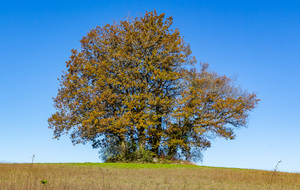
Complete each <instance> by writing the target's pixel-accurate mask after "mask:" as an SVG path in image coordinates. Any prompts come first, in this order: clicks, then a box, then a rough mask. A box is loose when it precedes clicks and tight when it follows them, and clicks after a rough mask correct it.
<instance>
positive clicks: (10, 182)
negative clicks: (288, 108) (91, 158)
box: [0, 163, 300, 190]
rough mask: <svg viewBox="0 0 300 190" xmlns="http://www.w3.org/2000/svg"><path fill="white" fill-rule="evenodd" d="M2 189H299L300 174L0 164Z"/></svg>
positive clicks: (156, 166) (170, 167) (169, 167)
mask: <svg viewBox="0 0 300 190" xmlns="http://www.w3.org/2000/svg"><path fill="white" fill-rule="evenodd" d="M0 189H1V190H15V189H20V190H26V189H30V190H32V189H55V190H57V189H70V190H71V189H72V190H77V189H78V190H81V189H82V190H83V189H84V190H87V189H172V190H173V189H289V190H293V189H294V190H298V189H300V174H299V173H284V172H272V171H262V170H249V169H234V168H216V167H203V166H195V165H175V164H127V163H58V164H0Z"/></svg>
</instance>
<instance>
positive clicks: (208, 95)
mask: <svg viewBox="0 0 300 190" xmlns="http://www.w3.org/2000/svg"><path fill="white" fill-rule="evenodd" d="M172 22H173V19H172V17H169V18H166V19H165V15H164V14H160V15H158V14H157V13H156V11H153V12H146V14H145V15H144V16H142V17H138V18H135V19H127V20H123V21H120V22H114V23H113V24H111V25H110V24H107V25H106V26H104V27H97V28H96V29H92V30H91V31H90V32H89V33H88V34H87V36H85V37H83V39H82V40H81V46H82V48H81V51H79V52H78V51H77V50H72V55H71V57H70V60H69V61H67V62H66V66H67V71H66V72H64V74H63V76H62V77H61V79H60V83H61V84H60V88H59V90H58V95H57V97H56V98H55V99H54V106H55V108H56V110H57V112H56V113H54V114H53V115H52V116H51V117H50V118H49V119H48V123H49V128H51V129H53V130H54V138H59V137H60V136H61V135H62V134H66V133H70V137H71V139H72V141H73V143H74V144H78V143H86V142H92V144H93V147H94V148H99V147H100V148H102V150H104V155H105V156H106V157H105V158H106V159H109V160H111V161H112V160H115V161H117V160H122V159H123V160H124V159H125V160H127V161H128V160H131V161H134V160H138V159H140V158H142V157H143V156H144V155H142V156H141V154H147V155H148V156H149V157H150V158H153V157H164V158H167V159H187V160H191V159H194V158H198V155H199V154H198V153H199V151H201V150H204V149H206V148H207V147H210V145H211V144H210V140H211V139H212V138H215V137H224V138H226V139H233V138H234V132H233V130H234V128H238V127H242V126H245V125H246V119H247V117H248V112H249V111H251V110H252V109H253V108H255V106H256V105H257V102H258V101H259V100H258V99H257V98H256V95H255V94H254V93H248V92H247V91H245V90H242V89H240V88H239V87H238V86H237V85H236V84H235V83H234V81H233V80H232V79H230V78H228V77H226V76H220V75H218V74H217V73H214V72H210V71H209V70H208V64H198V65H195V64H196V59H195V58H194V57H192V56H191V49H190V46H189V45H188V44H186V43H185V42H184V40H183V38H182V37H181V36H180V33H179V31H178V29H175V30H172V29H171V25H172ZM197 67H199V68H200V69H199V70H196V68H197ZM150 160H151V159H150ZM148 161H149V160H148Z"/></svg>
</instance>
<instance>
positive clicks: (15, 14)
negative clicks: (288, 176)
mask: <svg viewBox="0 0 300 190" xmlns="http://www.w3.org/2000/svg"><path fill="white" fill-rule="evenodd" d="M153 9H156V10H157V12H158V13H165V14H166V16H173V18H174V24H173V27H174V28H179V30H180V31H181V35H183V36H184V39H185V41H186V42H188V43H189V44H190V45H191V48H192V51H193V55H194V56H196V58H197V60H198V61H202V62H208V63H210V68H211V69H212V70H214V71H216V72H218V73H219V74H225V75H227V76H237V78H238V83H239V84H240V85H241V86H242V88H244V89H248V90H249V91H250V92H251V91H255V92H257V93H258V97H259V98H260V99H261V102H260V103H259V105H258V107H257V108H256V109H255V110H254V111H253V112H251V114H250V117H249V123H248V127H247V128H241V129H238V130H237V131H236V134H237V138H236V139H235V140H233V141H227V140H223V139H216V140H214V141H213V143H212V147H211V148H210V149H208V150H207V151H205V152H203V155H204V158H203V162H202V163H199V164H200V165H208V166H223V167H241V168H254V169H266V170H272V169H274V167H275V165H276V163H277V162H278V161H279V160H282V163H281V164H280V165H279V166H278V168H279V170H281V171H288V172H300V164H299V160H300V151H299V150H300V138H299V134H300V124H299V120H298V118H299V113H300V111H299V107H300V103H299V99H298V98H299V94H300V85H299V83H300V79H299V74H298V73H299V71H300V61H299V60H300V53H299V51H300V38H299V34H300V22H299V20H300V3H298V2H297V1H288V0H286V1H276V0H273V1H255V0H252V1H204V0H203V1H201V0H198V1H156V0H154V1H148V2H146V1H116V0H109V1H88V0H87V1H76V0H75V1H55V0H53V1H48V2H44V1H13V2H12V1H6V2H1V6H0V55H1V56H0V66H1V67H0V85H1V89H2V90H1V94H0V144H1V146H0V162H30V161H31V158H30V157H31V156H32V155H33V154H35V155H36V158H35V161H36V162H100V161H101V160H99V158H98V156H99V155H98V150H96V149H92V147H91V145H90V144H86V145H77V146H73V145H72V143H71V141H70V139H69V137H67V136H64V137H62V138H61V139H60V140H59V141H57V140H53V139H52V131H51V130H50V129H48V124H47V119H48V117H50V115H51V114H52V113H54V111H55V110H54V108H53V105H52V97H54V96H56V93H57V89H58V87H59V82H58V80H57V78H59V77H60V76H61V74H62V71H63V70H64V69H65V61H67V60H68V57H69V56H70V55H71V52H70V50H71V49H73V48H75V49H79V48H80V43H79V40H80V39H81V38H82V36H85V35H86V33H87V32H88V31H89V30H90V29H92V28H95V27H96V26H98V25H99V26H103V25H105V24H107V23H112V20H117V21H118V20H120V19H123V18H124V17H126V16H128V15H131V16H133V17H136V16H138V15H139V13H142V14H144V13H145V11H152V10H153Z"/></svg>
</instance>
